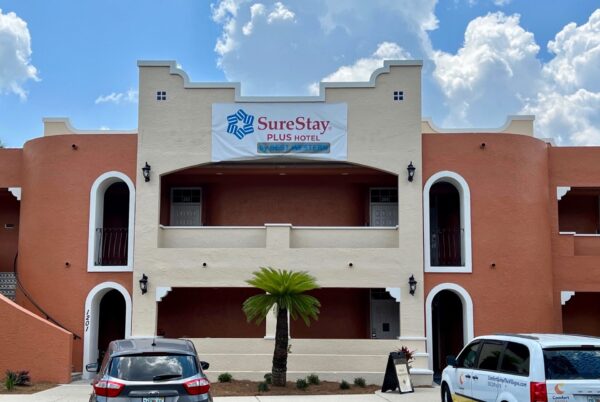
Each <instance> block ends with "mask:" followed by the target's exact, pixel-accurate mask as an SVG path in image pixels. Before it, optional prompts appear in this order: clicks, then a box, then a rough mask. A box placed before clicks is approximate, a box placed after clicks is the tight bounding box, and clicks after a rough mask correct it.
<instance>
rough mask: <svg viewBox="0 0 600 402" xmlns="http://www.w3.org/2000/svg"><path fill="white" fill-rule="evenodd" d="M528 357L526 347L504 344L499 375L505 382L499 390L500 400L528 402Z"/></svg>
mask: <svg viewBox="0 0 600 402" xmlns="http://www.w3.org/2000/svg"><path fill="white" fill-rule="evenodd" d="M529 357H530V353H529V348H528V347H527V346H526V345H523V344H521V343H516V342H508V343H507V344H506V349H504V354H503V355H502V359H501V360H500V373H501V375H502V376H503V378H504V379H505V380H506V381H503V383H502V385H501V387H500V388H499V392H500V399H501V400H517V401H529V398H530V385H529V383H530V381H531V379H530V378H529V363H530V358H529ZM509 398H510V399H509Z"/></svg>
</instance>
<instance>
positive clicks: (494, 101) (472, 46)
mask: <svg viewBox="0 0 600 402" xmlns="http://www.w3.org/2000/svg"><path fill="white" fill-rule="evenodd" d="M538 52H539V46H538V45H537V44H536V43H535V40H534V37H533V34H532V33H531V32H527V31H525V30H524V29H523V28H522V27H521V26H520V25H519V15H512V16H506V15H504V14H503V13H500V12H499V13H493V14H488V15H486V16H483V17H478V18H475V19H474V20H473V21H471V22H470V23H469V25H468V26H467V29H466V31H465V41H464V44H463V47H462V48H460V49H459V50H458V52H457V53H456V54H450V53H446V52H442V51H434V52H433V55H432V58H433V60H434V61H435V65H436V67H435V70H434V72H433V77H434V79H435V80H436V81H437V83H438V84H439V85H440V87H441V89H442V91H443V93H444V94H445V95H446V98H447V107H448V110H449V112H450V113H449V115H448V117H447V118H446V121H444V125H452V126H456V125H459V126H460V125H462V126H465V125H488V124H489V123H490V121H489V120H490V111H494V110H497V111H499V112H500V113H506V112H509V113H516V112H517V111H518V110H519V109H520V108H521V107H522V100H523V99H526V98H529V97H531V96H534V95H535V94H536V93H537V89H538V86H539V84H540V82H539V74H540V71H541V64H540V62H539V60H538V59H537V54H538ZM500 120H502V118H500Z"/></svg>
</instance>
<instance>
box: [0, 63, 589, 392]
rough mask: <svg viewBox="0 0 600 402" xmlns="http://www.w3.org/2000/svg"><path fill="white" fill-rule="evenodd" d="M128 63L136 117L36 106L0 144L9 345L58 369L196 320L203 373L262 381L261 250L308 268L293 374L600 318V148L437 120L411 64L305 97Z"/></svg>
mask: <svg viewBox="0 0 600 402" xmlns="http://www.w3.org/2000/svg"><path fill="white" fill-rule="evenodd" d="M138 66H139V74H140V75H139V115H138V118H139V126H138V129H137V130H135V131H132V132H118V131H88V130H78V129H75V128H73V127H72V126H71V125H70V123H69V121H68V120H67V119H62V118H53V119H45V121H44V136H42V137H40V138H36V139H33V140H31V141H28V142H27V143H26V144H25V145H24V146H23V148H22V149H3V150H0V219H2V221H1V222H0V224H1V225H2V226H1V227H0V238H1V243H0V271H1V272H0V275H1V276H0V278H2V281H3V282H2V283H3V288H4V290H3V291H4V293H5V294H6V295H7V296H9V298H12V299H14V302H13V301H10V300H9V298H5V297H0V311H6V317H10V319H6V320H2V326H3V329H2V331H0V333H2V335H1V336H2V337H3V338H2V339H0V344H3V345H15V347H22V348H24V349H25V350H31V351H33V352H32V353H36V351H37V349H36V345H35V344H36V342H43V339H46V340H47V341H48V342H50V341H51V342H53V344H55V347H53V348H52V349H51V350H45V352H44V353H46V354H41V355H39V354H38V356H41V357H38V360H40V361H41V362H47V364H48V365H52V364H54V365H55V366H58V369H57V370H53V371H54V372H60V375H59V376H57V377H56V378H52V379H54V380H57V381H68V379H69V376H70V374H71V372H81V371H82V370H83V367H84V366H85V365H86V364H88V363H91V362H95V361H97V359H98V358H99V357H100V356H101V355H102V353H103V351H104V350H105V349H106V346H107V344H108V342H109V341H110V340H112V339H117V338H122V337H128V336H147V335H158V336H166V337H185V338H190V339H192V340H193V341H194V342H195V344H196V346H197V349H198V351H199V353H200V354H201V355H202V356H203V358H204V359H205V360H207V361H209V362H210V363H211V369H210V370H209V375H210V376H216V375H217V374H219V373H221V372H225V371H227V372H230V373H232V374H233V376H234V377H235V378H248V379H261V378H262V377H263V375H264V373H265V372H267V371H269V370H270V363H271V356H272V355H271V354H272V349H273V338H274V332H275V322H274V320H275V317H274V316H273V315H269V317H267V320H266V321H265V322H264V323H262V324H261V325H255V324H250V323H247V322H246V319H245V317H244V315H243V313H242V310H241V304H242V303H243V301H244V300H245V299H247V298H248V297H249V296H251V295H254V294H256V293H257V291H256V290H255V289H252V288H250V287H249V286H248V285H247V283H246V280H247V279H249V278H250V277H251V275H252V272H253V271H255V270H257V269H258V268H259V267H261V266H272V267H277V268H285V269H290V270H301V271H308V272H309V273H311V274H312V275H314V276H315V277H316V279H317V282H318V284H319V285H320V289H318V290H316V291H314V292H312V293H313V294H314V295H315V296H316V297H317V298H318V299H319V300H320V301H321V304H322V308H321V314H320V317H319V320H318V321H317V322H315V323H314V324H313V325H311V326H310V327H306V326H305V325H304V324H303V323H302V322H300V321H292V322H291V325H290V338H291V340H290V343H291V345H292V354H291V355H290V359H289V364H288V370H289V371H288V372H289V376H290V377H291V378H296V377H304V376H306V375H307V374H308V373H312V372H316V373H318V374H319V375H320V376H321V378H323V379H333V380H340V379H342V378H350V379H352V378H354V377H359V376H362V377H365V378H366V379H367V380H368V381H369V382H375V383H377V382H380V381H381V380H382V378H383V372H384V368H385V363H386V359H387V354H388V353H389V352H390V351H394V350H396V349H398V348H399V347H400V346H407V347H409V348H410V349H411V350H415V351H416V353H415V361H414V363H413V368H412V370H411V375H412V377H413V381H414V382H415V383H417V384H428V383H431V380H432V377H433V375H434V374H435V373H438V372H439V371H440V370H441V369H442V368H443V365H444V362H445V356H446V355H448V354H456V353H457V352H458V350H459V349H460V348H461V347H462V346H463V345H464V344H465V343H466V342H467V341H468V340H469V339H470V338H472V337H473V336H476V335H478V334H488V333H495V332H534V331H535V332H576V333H585V334H591V335H600V314H599V313H598V307H599V306H600V234H599V233H600V164H599V163H598V161H600V148H597V147H585V148H584V147H556V146H554V145H553V144H552V143H551V141H549V140H543V139H540V138H536V137H534V135H533V117H532V116H514V117H510V118H509V119H508V121H507V123H506V124H505V126H503V127H501V128H499V129H476V130H472V129H470V130H455V129H453V130H445V129H441V128H438V127H436V126H435V125H434V124H433V122H431V121H430V120H428V119H424V118H423V117H422V115H421V68H422V63H421V62H419V61H388V62H386V63H385V64H384V67H383V68H381V69H379V70H377V71H375V72H374V73H373V75H372V77H371V79H370V81H369V82H361V83H321V87H320V94H319V95H318V96H315V97H248V96H242V95H241V89H240V85H239V84H235V83H196V82H192V81H190V80H189V78H188V76H187V75H186V74H185V72H183V71H182V70H180V69H179V68H178V67H177V66H176V64H175V63H174V62H154V61H141V62H139V63H138ZM539 134H540V135H543V133H539ZM3 316H4V314H3ZM39 326H41V327H42V328H44V331H45V332H44V331H41V330H39V331H37V330H35V328H37V327H39ZM17 327H18V328H21V330H20V331H22V332H16V330H15V328H17ZM23 331H25V332H23ZM27 331H29V332H27ZM46 332H47V333H46ZM42 333H43V334H44V335H43V336H42V335H41V334H42ZM42 337H43V339H39V338H42ZM38 349H39V347H38ZM65 355H67V358H66V359H65V358H64V356H65ZM32 356H33V355H32ZM60 356H63V358H62V360H60V359H58V358H59V357H60ZM19 359H21V360H19ZM23 360H24V358H23V357H22V356H21V357H19V356H13V355H10V356H8V357H4V356H2V357H0V369H2V370H4V369H7V368H13V369H14V368H16V367H14V366H15V365H19V366H23V365H24V364H26V363H23ZM25 361H26V360H25ZM42 366H43V364H42ZM24 368H26V367H24ZM42 368H43V367H42ZM42 368H40V369H39V370H38V371H35V370H34V375H35V376H37V377H38V378H45V377H44V376H46V377H47V371H48V370H43V369H42ZM84 375H87V374H86V373H84ZM45 379H47V378H45Z"/></svg>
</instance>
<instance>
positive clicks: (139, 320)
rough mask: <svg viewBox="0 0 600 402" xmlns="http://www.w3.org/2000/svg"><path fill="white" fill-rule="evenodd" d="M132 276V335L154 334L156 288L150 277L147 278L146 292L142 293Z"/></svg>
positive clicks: (156, 309) (156, 308)
mask: <svg viewBox="0 0 600 402" xmlns="http://www.w3.org/2000/svg"><path fill="white" fill-rule="evenodd" d="M138 279H139V278H136V277H134V278H133V282H134V285H136V286H134V289H133V314H132V319H131V335H132V336H154V335H156V323H157V319H158V303H157V301H156V299H157V289H156V287H155V286H154V284H152V277H150V278H149V280H148V292H147V293H145V294H142V292H141V291H140V288H139V286H137V284H138Z"/></svg>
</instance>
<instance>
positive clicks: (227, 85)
mask: <svg viewBox="0 0 600 402" xmlns="http://www.w3.org/2000/svg"><path fill="white" fill-rule="evenodd" d="M422 66H423V61H422V60H385V61H384V63H383V67H381V68H379V69H377V70H375V71H374V72H373V73H372V74H371V78H370V79H369V81H366V82H320V84H319V94H318V95H315V96H243V95H242V94H241V83H239V82H191V81H190V78H189V76H188V75H187V73H186V72H185V71H183V70H182V69H181V66H179V65H178V64H177V62H175V61H174V60H163V61H161V60H139V61H138V67H168V68H169V73H170V74H172V75H178V76H180V77H181V78H182V79H183V87H184V88H200V89H219V88H222V89H233V90H234V91H235V101H236V102H324V101H325V90H326V89H327V88H374V87H375V82H376V80H377V77H378V76H379V75H381V74H388V73H389V72H390V68H391V67H422Z"/></svg>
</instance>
